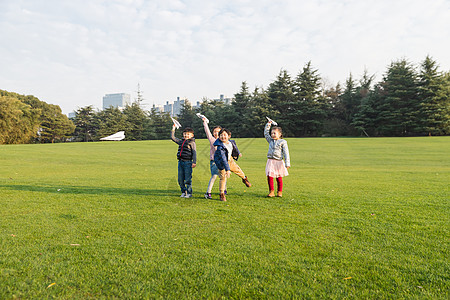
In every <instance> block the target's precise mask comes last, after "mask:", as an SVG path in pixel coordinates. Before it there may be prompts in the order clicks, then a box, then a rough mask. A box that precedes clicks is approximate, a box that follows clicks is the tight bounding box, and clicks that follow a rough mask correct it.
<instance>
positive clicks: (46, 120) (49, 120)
mask: <svg viewBox="0 0 450 300" xmlns="http://www.w3.org/2000/svg"><path fill="white" fill-rule="evenodd" d="M40 119H41V126H40V130H39V138H38V140H39V141H40V142H43V143H54V142H57V141H63V142H64V141H66V140H67V139H68V138H70V137H71V135H72V133H73V132H74V131H75V125H74V124H73V122H72V121H71V120H69V118H68V117H67V116H66V115H64V114H63V113H62V111H61V108H60V107H59V106H58V105H52V104H46V103H45V104H44V105H43V108H42V113H41V117H40Z"/></svg>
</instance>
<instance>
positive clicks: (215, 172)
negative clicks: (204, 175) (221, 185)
mask: <svg viewBox="0 0 450 300" xmlns="http://www.w3.org/2000/svg"><path fill="white" fill-rule="evenodd" d="M209 169H210V170H211V176H212V175H219V169H218V168H217V166H216V163H215V162H214V161H213V160H210V161H209Z"/></svg>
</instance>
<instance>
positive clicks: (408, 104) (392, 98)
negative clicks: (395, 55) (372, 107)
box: [377, 59, 421, 136]
mask: <svg viewBox="0 0 450 300" xmlns="http://www.w3.org/2000/svg"><path fill="white" fill-rule="evenodd" d="M381 86H382V88H383V96H384V97H383V99H382V100H383V101H381V103H379V106H378V107H377V110H378V111H379V115H378V120H377V121H378V123H379V127H378V131H379V132H380V134H382V135H386V136H410V135H416V134H419V133H420V131H421V127H420V122H419V119H420V115H419V110H420V101H419V98H418V86H417V74H416V71H415V69H414V67H413V66H412V65H411V63H409V62H408V61H406V60H405V59H402V60H399V61H396V62H392V63H391V65H390V66H389V68H388V71H387V73H386V75H385V76H384V79H383V82H382V83H381Z"/></svg>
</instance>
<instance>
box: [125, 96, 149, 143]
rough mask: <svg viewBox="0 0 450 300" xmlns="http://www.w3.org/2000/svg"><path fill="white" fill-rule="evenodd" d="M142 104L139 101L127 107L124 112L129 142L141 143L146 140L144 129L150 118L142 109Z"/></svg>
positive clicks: (126, 134)
mask: <svg viewBox="0 0 450 300" xmlns="http://www.w3.org/2000/svg"><path fill="white" fill-rule="evenodd" d="M140 103H141V102H140V101H139V100H137V101H136V102H133V103H132V104H131V105H127V106H126V107H125V109H124V110H123V112H122V113H123V115H124V116H125V119H126V126H125V128H124V131H125V137H126V140H128V141H140V140H143V139H144V127H145V123H146V121H147V119H148V116H147V113H146V112H145V111H144V110H143V109H142V108H141V106H140Z"/></svg>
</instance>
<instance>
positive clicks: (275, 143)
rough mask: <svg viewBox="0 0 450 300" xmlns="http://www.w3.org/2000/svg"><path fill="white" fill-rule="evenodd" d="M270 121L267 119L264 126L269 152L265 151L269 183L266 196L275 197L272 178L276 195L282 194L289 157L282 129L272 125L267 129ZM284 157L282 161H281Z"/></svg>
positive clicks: (280, 195)
mask: <svg viewBox="0 0 450 300" xmlns="http://www.w3.org/2000/svg"><path fill="white" fill-rule="evenodd" d="M271 124H272V121H269V122H268V123H267V124H266V127H265V128H264V136H265V137H266V140H267V141H268V142H269V152H268V153H267V158H268V159H267V164H266V176H267V182H268V184H269V194H268V195H267V197H275V191H274V183H273V178H274V177H275V178H276V179H277V184H278V191H277V197H282V196H283V176H288V175H289V173H288V169H289V168H290V166H291V162H290V159H289V149H288V145H287V142H286V140H283V139H282V137H283V131H282V130H281V127H275V126H274V127H272V132H271V134H269V129H270V126H271ZM283 158H284V163H283Z"/></svg>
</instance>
